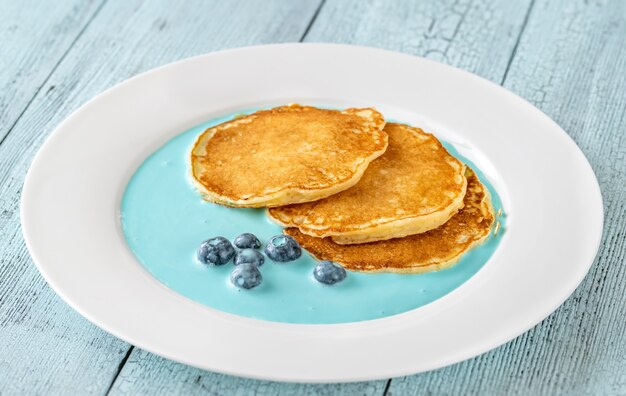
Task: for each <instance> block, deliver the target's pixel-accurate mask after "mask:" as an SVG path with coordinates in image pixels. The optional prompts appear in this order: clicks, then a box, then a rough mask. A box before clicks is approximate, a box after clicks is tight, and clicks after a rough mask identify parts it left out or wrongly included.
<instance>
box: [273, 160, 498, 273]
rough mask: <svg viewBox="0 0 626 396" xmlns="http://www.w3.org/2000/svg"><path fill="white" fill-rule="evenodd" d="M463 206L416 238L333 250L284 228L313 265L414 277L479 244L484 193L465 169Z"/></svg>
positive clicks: (487, 208) (486, 203)
mask: <svg viewBox="0 0 626 396" xmlns="http://www.w3.org/2000/svg"><path fill="white" fill-rule="evenodd" d="M466 177H467V194H465V199H464V203H465V206H464V207H463V209H461V210H460V211H459V212H458V213H457V214H456V215H454V216H453V217H452V218H451V219H450V220H448V222H446V223H445V224H444V225H442V226H441V227H439V228H437V229H435V230H431V231H428V232H425V233H422V234H417V235H411V236H407V237H404V238H398V239H390V240H386V241H379V242H371V243H363V244H358V245H339V244H337V243H335V242H333V240H332V239H331V238H323V239H322V238H315V237H312V236H310V235H305V234H303V233H301V232H300V231H299V230H298V229H297V228H288V229H286V230H285V234H287V235H291V236H292V237H293V238H295V239H296V240H297V241H298V243H300V245H302V247H303V248H305V249H306V250H307V251H308V252H309V253H311V254H312V255H313V256H314V257H316V258H317V259H319V260H331V261H334V262H337V263H340V264H341V265H343V266H344V267H345V268H346V269H349V270H352V271H365V272H396V273H420V272H427V271H435V270H439V269H443V268H447V267H450V266H452V265H453V264H455V263H456V262H457V261H458V260H459V259H460V257H461V255H462V254H463V253H465V252H467V251H468V250H470V249H471V248H472V247H474V246H476V245H478V244H480V243H481V242H483V241H484V240H485V239H486V238H487V236H488V235H489V232H490V230H491V225H492V224H493V221H494V214H493V208H492V206H491V202H490V200H489V192H488V191H487V189H486V188H485V186H484V185H483V184H482V183H480V181H479V180H478V177H477V176H476V174H475V173H474V172H473V171H472V170H471V169H469V168H467V170H466Z"/></svg>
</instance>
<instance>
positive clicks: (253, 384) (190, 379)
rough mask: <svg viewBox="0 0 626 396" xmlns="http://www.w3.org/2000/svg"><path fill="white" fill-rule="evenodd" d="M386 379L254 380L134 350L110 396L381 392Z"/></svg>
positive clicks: (367, 393) (365, 395) (364, 393)
mask: <svg viewBox="0 0 626 396" xmlns="http://www.w3.org/2000/svg"><path fill="white" fill-rule="evenodd" d="M386 382H387V381H372V382H362V383H352V384H337V385H331V384H329V385H313V384H285V383H278V382H271V381H256V380H252V379H245V378H239V377H232V376H228V375H223V374H216V373H211V372H207V371H203V370H200V369H196V368H193V367H190V366H186V365H184V364H179V363H174V362H172V361H169V360H166V359H163V358H161V357H158V356H155V355H153V354H151V353H148V352H145V351H142V350H139V349H135V350H134V351H133V353H132V355H131V357H130V358H129V359H128V362H127V363H126V365H125V366H124V369H123V370H122V372H121V373H120V376H119V377H118V378H117V381H115V385H114V386H113V388H112V389H111V393H110V394H111V395H202V394H211V395H294V394H297V395H363V396H367V395H381V394H382V393H383V390H384V388H385V384H386Z"/></svg>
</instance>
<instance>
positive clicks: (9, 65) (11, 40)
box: [0, 0, 103, 141]
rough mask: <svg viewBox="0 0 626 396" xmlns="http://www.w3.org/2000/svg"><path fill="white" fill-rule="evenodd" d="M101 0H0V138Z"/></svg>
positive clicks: (0, 139)
mask: <svg viewBox="0 0 626 396" xmlns="http://www.w3.org/2000/svg"><path fill="white" fill-rule="evenodd" d="M102 1H103V0H92V1H82V0H69V1H63V2H52V1H49V2H42V1H38V0H24V1H14V0H13V1H12V0H1V1H0V141H2V139H3V138H4V136H5V135H6V134H7V132H8V131H9V130H10V128H11V127H12V126H13V125H14V124H15V121H16V120H17V119H18V118H19V116H20V114H22V112H23V111H24V109H25V108H26V106H27V105H28V103H29V102H30V100H31V99H32V98H33V96H35V94H36V92H37V90H38V89H39V88H40V87H41V85H42V84H43V83H44V81H45V80H46V78H48V76H49V75H50V73H51V72H52V70H53V69H54V67H55V66H56V65H57V64H58V62H59V61H60V60H61V59H62V57H63V56H64V55H65V53H66V51H67V50H68V48H70V46H71V45H72V43H73V42H74V40H75V39H76V38H77V37H78V36H79V35H80V33H81V31H82V29H83V28H84V27H85V26H86V25H87V24H88V23H89V21H90V20H91V18H92V17H93V15H94V14H95V13H96V12H97V10H98V7H99V6H100V5H101V4H102Z"/></svg>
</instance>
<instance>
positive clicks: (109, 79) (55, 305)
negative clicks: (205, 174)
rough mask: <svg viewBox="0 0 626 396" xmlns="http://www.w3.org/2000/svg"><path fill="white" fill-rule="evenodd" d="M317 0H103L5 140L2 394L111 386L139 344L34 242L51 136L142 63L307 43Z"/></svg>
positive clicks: (0, 185)
mask: <svg viewBox="0 0 626 396" xmlns="http://www.w3.org/2000/svg"><path fill="white" fill-rule="evenodd" d="M317 5H318V2H317V1H316V0H314V1H307V2H299V3H298V4H295V3H292V2H289V1H264V2H257V1H247V2H240V3H234V2H221V1H196V2H185V3H184V5H183V4H182V3H181V2H169V1H165V0H163V1H148V2H143V1H122V0H119V1H113V0H112V1H110V2H108V3H107V4H105V5H104V6H103V7H102V9H101V10H100V12H99V13H98V15H97V16H96V17H95V18H94V20H93V21H92V22H91V24H90V25H89V26H88V27H87V28H86V30H85V31H84V32H83V34H82V35H81V37H80V38H79V39H78V40H77V41H76V43H75V44H74V45H73V47H72V48H71V50H70V51H69V52H68V53H67V55H66V56H65V57H64V59H63V61H62V62H61V63H60V64H59V65H58V67H57V68H56V69H55V71H54V73H53V74H52V75H51V76H50V77H49V78H48V80H47V81H46V83H45V85H44V86H43V88H42V89H40V90H39V91H38V93H37V95H36V96H35V97H34V99H33V100H32V102H31V103H30V105H29V106H28V108H27V109H26V111H25V112H24V114H23V115H22V117H21V118H20V119H19V120H18V122H17V123H16V125H15V127H14V128H13V129H12V131H11V133H10V134H8V136H7V137H6V139H5V140H4V141H3V142H2V144H0V169H2V172H0V264H1V266H0V345H1V347H2V353H0V393H2V394H3V395H4V394H20V395H22V394H102V393H104V392H105V391H106V390H107V388H108V386H109V384H110V382H111V381H112V380H113V379H114V377H115V376H116V375H117V372H118V365H119V363H120V361H121V360H122V359H123V357H124V356H125V354H126V351H127V350H128V348H129V346H128V345H127V344H125V343H123V342H121V341H119V340H117V339H116V338H114V337H112V336H110V335H108V334H106V333H105V332H103V331H101V330H99V329H98V328H97V327H95V326H93V325H91V324H90V323H88V322H87V321H86V320H85V319H83V318H81V317H80V316H79V315H78V314H76V313H75V312H74V311H73V310H72V309H71V308H70V307H68V306H67V305H66V304H65V303H63V302H62V301H61V300H60V299H59V297H57V296H56V295H55V294H54V293H53V292H52V291H51V290H50V288H49V287H48V286H47V285H46V284H45V282H44V281H43V279H42V278H41V276H40V275H39V273H38V272H37V270H36V269H35V267H34V265H33V264H32V261H31V259H30V257H29V255H28V252H27V250H26V248H25V246H24V242H23V239H22V235H21V231H20V223H19V218H18V213H19V210H18V207H19V198H20V190H21V186H22V182H23V179H24V176H25V174H26V171H27V169H28V166H29V164H30V162H31V160H32V158H33V156H34V154H35V153H36V151H37V149H38V148H39V146H40V145H41V144H42V143H43V141H44V139H45V137H46V136H47V135H48V134H49V133H50V132H51V131H52V130H53V129H54V128H55V127H56V126H57V125H58V124H59V122H60V121H61V120H63V119H64V118H65V117H67V116H68V115H69V114H70V113H71V112H72V111H73V110H75V109H76V108H77V107H78V106H79V105H81V104H82V103H84V102H85V101H87V100H88V99H90V98H91V97H93V96H94V95H96V94H98V93H100V92H102V91H103V90H105V89H106V88H109V87H110V86H111V85H113V84H115V83H117V82H119V81H121V80H124V79H126V78H128V77H130V76H132V75H134V74H136V73H139V72H141V71H144V70H147V69H150V68H153V67H155V66H159V65H161V64H164V63H167V62H171V61H175V60H178V59H181V58H184V57H188V56H192V55H196V54H200V53H205V52H209V51H213V50H217V49H222V48H227V47H234V46H242V45H249V44H261V43H268V42H280V41H297V40H299V38H300V37H301V36H302V34H303V32H304V30H305V29H306V27H307V26H308V23H309V21H310V19H311V17H312V15H313V13H314V12H315V10H316V9H317ZM238 9H245V10H247V11H248V12H246V13H241V12H237V10H238ZM2 16H3V15H0V19H2ZM44 17H45V16H39V17H38V18H37V19H36V20H35V21H34V22H41V21H39V20H40V19H42V18H44ZM68 23H69V22H68ZM242 26H244V27H245V29H242ZM50 34H52V33H50ZM0 95H2V100H3V101H5V102H6V101H7V100H10V98H7V97H5V93H4V92H0Z"/></svg>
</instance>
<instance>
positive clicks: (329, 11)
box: [306, 0, 530, 83]
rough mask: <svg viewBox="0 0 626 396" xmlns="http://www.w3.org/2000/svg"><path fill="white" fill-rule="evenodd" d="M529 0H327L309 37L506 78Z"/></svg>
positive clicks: (316, 40) (495, 77) (310, 39)
mask: <svg viewBox="0 0 626 396" xmlns="http://www.w3.org/2000/svg"><path fill="white" fill-rule="evenodd" d="M529 6H530V1H529V0H523V1H506V0H494V1H484V0H444V1H435V0H429V1H391V2H390V1H386V0H366V1H363V0H328V1H327V2H326V3H325V4H324V7H323V8H322V10H321V11H320V14H319V16H318V18H317V20H316V21H315V23H314V24H313V26H312V27H311V30H310V32H309V34H308V35H307V37H306V41H312V42H318V41H319V42H337V43H346V44H356V45H366V46H371V47H379V48H385V49H390V50H395V51H401V52H406V53H409V54H413V55H419V56H423V57H426V58H430V59H433V60H437V61H440V62H444V63H448V64H450V65H453V66H456V67H459V68H462V69H465V70H469V71H471V72H473V73H476V74H478V75H480V76H483V77H485V78H487V79H490V80H493V81H495V82H497V83H500V82H501V81H502V77H503V76H504V72H505V69H506V65H507V63H508V61H509V59H510V56H511V53H512V52H513V48H514V47H515V43H516V40H517V37H518V35H519V32H520V30H521V28H522V24H523V22H524V17H525V15H526V13H527V12H528V9H529Z"/></svg>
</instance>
